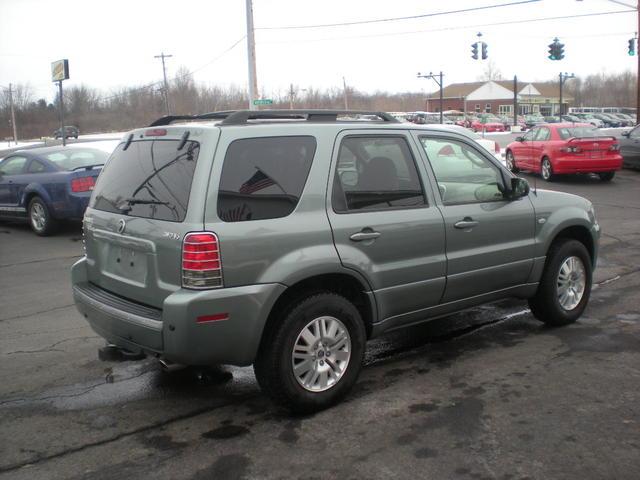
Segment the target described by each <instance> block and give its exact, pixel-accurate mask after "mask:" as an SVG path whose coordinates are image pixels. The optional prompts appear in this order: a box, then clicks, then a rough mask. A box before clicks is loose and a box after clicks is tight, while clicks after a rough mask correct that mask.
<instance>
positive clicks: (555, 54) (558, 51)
mask: <svg viewBox="0 0 640 480" xmlns="http://www.w3.org/2000/svg"><path fill="white" fill-rule="evenodd" d="M547 58H548V59H549V60H562V59H563V58H564V43H560V40H558V38H557V37H556V38H554V39H553V43H550V44H549V56H548V57H547Z"/></svg>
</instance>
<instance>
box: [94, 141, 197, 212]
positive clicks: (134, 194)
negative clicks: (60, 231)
mask: <svg viewBox="0 0 640 480" xmlns="http://www.w3.org/2000/svg"><path fill="white" fill-rule="evenodd" d="M179 144H180V140H144V141H138V142H132V143H131V144H130V145H129V147H128V148H127V149H126V150H125V149H124V146H125V144H124V143H121V144H120V145H118V147H117V148H116V150H115V152H114V153H113V156H112V157H111V159H110V160H109V163H108V164H107V166H106V167H105V168H104V169H103V170H102V173H101V174H100V176H99V177H98V182H97V184H96V186H95V188H94V191H93V196H92V197H91V203H90V206H91V207H92V208H95V209H97V210H103V211H105V212H113V213H121V214H125V215H129V216H132V217H144V218H156V219H159V220H168V221H172V222H182V221H183V220H184V217H185V215H186V212H187V204H188V201H189V194H190V192H191V181H192V180H193V173H194V171H195V168H196V161H197V159H198V153H199V150H200V146H199V144H198V143H197V142H186V144H185V145H184V147H182V149H180V150H178V146H179Z"/></svg>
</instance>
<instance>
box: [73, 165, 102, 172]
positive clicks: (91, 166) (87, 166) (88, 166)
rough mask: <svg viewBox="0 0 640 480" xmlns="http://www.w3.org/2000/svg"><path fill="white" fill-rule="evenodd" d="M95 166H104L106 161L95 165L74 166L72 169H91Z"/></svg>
mask: <svg viewBox="0 0 640 480" xmlns="http://www.w3.org/2000/svg"><path fill="white" fill-rule="evenodd" d="M94 167H104V163H96V164H94V165H85V166H84V167H76V168H72V169H71V171H72V172H75V171H76V170H82V169H85V170H91V169H93V168H94Z"/></svg>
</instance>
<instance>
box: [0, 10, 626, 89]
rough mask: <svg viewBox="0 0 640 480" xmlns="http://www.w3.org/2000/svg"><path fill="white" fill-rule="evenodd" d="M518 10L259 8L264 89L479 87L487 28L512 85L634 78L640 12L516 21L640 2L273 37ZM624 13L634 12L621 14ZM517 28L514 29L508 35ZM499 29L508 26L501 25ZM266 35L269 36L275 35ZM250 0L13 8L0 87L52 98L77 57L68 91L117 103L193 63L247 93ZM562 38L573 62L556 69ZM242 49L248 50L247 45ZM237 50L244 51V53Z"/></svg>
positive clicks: (1, 17) (5, 28)
mask: <svg viewBox="0 0 640 480" xmlns="http://www.w3.org/2000/svg"><path fill="white" fill-rule="evenodd" d="M517 1H518V0H449V1H446V2H445V1H442V0H395V1H391V0H316V1H310V0H254V2H253V3H254V22H255V26H256V29H257V30H256V54H257V70H258V86H259V89H260V90H261V91H264V92H266V95H267V96H271V95H274V94H276V93H277V92H279V91H281V92H284V91H285V90H287V89H288V86H289V84H291V83H293V84H295V85H297V86H299V87H300V88H305V87H307V86H313V87H318V88H331V87H339V86H340V87H341V85H342V77H343V76H344V77H345V78H346V81H347V84H348V85H350V86H352V87H354V88H356V89H358V90H361V91H366V92H372V91H375V90H384V91H390V92H399V91H425V92H426V91H431V90H433V86H432V83H431V82H430V81H428V80H425V79H417V78H416V73H417V72H418V71H421V72H429V71H433V72H438V71H440V70H442V71H443V72H444V73H445V83H446V84H449V83H453V82H463V81H474V80H476V78H477V77H478V76H479V75H481V74H482V71H483V70H484V69H485V67H486V62H482V61H473V60H472V59H471V57H470V45H471V43H472V42H474V41H475V40H476V34H477V32H479V31H480V32H482V33H483V40H484V41H485V42H487V43H488V45H489V58H490V59H491V60H492V61H493V62H494V63H495V64H496V66H497V67H498V68H499V69H500V71H501V72H502V74H503V75H504V76H505V77H506V78H512V77H513V75H514V74H517V75H518V78H519V79H520V80H527V81H537V80H547V79H551V78H557V76H558V73H559V72H560V71H561V70H562V71H566V72H573V73H575V74H576V75H588V74H590V73H597V72H620V71H624V70H634V71H635V68H636V61H637V59H636V57H630V56H628V55H627V40H628V39H629V38H631V37H632V36H633V35H634V33H635V31H636V30H637V15H636V13H635V12H627V13H617V14H609V15H599V16H584V17H581V18H570V19H559V20H550V21H536V22H528V23H511V22H518V21H520V22H521V21H523V20H533V19H539V18H548V17H558V16H570V15H586V14H592V13H599V12H619V11H625V10H629V8H627V7H625V6H624V5H622V4H625V3H626V4H634V3H635V0H620V1H614V0H583V1H577V0H540V1H537V2H531V3H523V4H520V5H513V6H504V7H500V8H490V9H485V10H478V11H473V12H466V13H453V14H448V15H440V16H432V17H423V18H418V19H412V20H402V21H386V22H377V23H368V24H363V25H350V26H341V27H332V28H329V27H325V28H304V29H283V30H270V29H265V28H266V27H281V26H304V25H317V24H329V23H342V22H353V21H362V20H376V19H383V18H395V17H403V16H413V15H424V14H429V13H435V12H444V11H451V10H460V9H465V8H475V7H479V6H489V5H497V4H505V3H510V2H517ZM621 3H622V4H621ZM502 22H505V24H503V25H495V24H498V23H502ZM489 24H494V25H489ZM261 28H262V29H261ZM245 33H246V17H245V1H244V0H180V1H178V2H176V1H175V0H108V1H107V0H103V1H97V0H57V1H53V0H0V86H7V85H8V84H9V83H26V82H28V83H29V84H31V86H32V88H33V90H34V93H35V95H36V96H37V97H46V98H48V99H52V98H53V95H54V93H55V89H54V86H53V84H52V83H51V81H50V79H51V65H50V64H51V62H52V61H54V60H58V59H61V58H67V59H69V64H70V73H71V79H70V80H68V81H66V82H65V87H68V86H71V85H79V84H85V85H88V86H92V87H96V88H99V89H101V90H103V91H104V92H105V93H108V92H109V91H111V90H112V89H113V88H117V87H121V86H139V85H144V84H148V83H151V82H154V81H157V80H160V79H161V78H162V68H161V64H160V61H159V60H158V59H154V55H158V54H160V52H165V53H167V54H172V55H173V57H172V58H170V59H168V60H167V66H168V75H169V76H170V77H171V76H173V75H174V74H175V72H176V70H177V69H178V68H179V67H180V66H184V67H186V68H187V69H189V70H190V71H192V72H194V78H195V79H196V81H198V82H203V83H207V84H211V85H223V86H226V85H231V84H235V85H238V86H241V87H243V88H246V85H247V61H246V58H247V47H246V40H242V39H243V37H244V35H245ZM554 36H558V37H560V39H561V40H562V41H563V42H564V43H565V45H566V47H565V55H566V57H565V59H564V60H562V61H550V60H548V59H547V45H548V44H549V43H550V42H551V40H552V39H553V37H554ZM236 43H237V44H236ZM234 44H236V45H235V47H233V48H231V47H232V46H233V45H234Z"/></svg>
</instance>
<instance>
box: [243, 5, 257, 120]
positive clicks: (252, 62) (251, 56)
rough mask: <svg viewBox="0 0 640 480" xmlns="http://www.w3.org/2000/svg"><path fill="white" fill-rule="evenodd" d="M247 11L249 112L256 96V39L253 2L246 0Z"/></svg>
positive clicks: (254, 107) (253, 107) (252, 108)
mask: <svg viewBox="0 0 640 480" xmlns="http://www.w3.org/2000/svg"><path fill="white" fill-rule="evenodd" d="M246 9H247V61H248V62H249V110H255V109H256V106H255V105H254V104H253V101H254V100H256V98H257V97H256V95H257V94H258V78H257V76H256V39H255V37H254V32H253V2H252V0H246Z"/></svg>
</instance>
